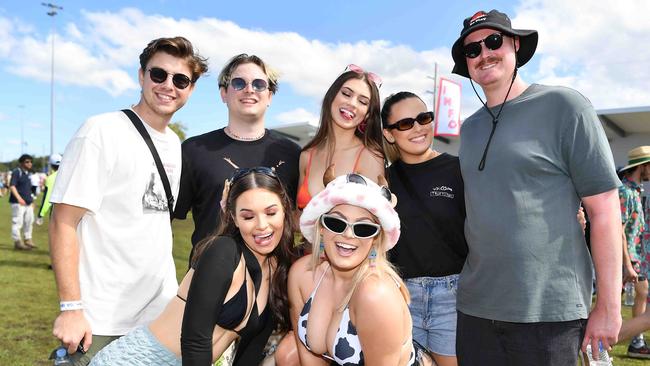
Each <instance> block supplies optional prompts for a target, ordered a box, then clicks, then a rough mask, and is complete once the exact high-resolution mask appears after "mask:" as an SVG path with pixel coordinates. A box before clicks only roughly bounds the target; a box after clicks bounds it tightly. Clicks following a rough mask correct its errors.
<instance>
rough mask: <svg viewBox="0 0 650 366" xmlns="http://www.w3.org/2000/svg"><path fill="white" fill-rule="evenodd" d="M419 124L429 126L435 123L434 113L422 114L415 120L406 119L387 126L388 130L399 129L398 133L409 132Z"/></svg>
mask: <svg viewBox="0 0 650 366" xmlns="http://www.w3.org/2000/svg"><path fill="white" fill-rule="evenodd" d="M415 122H417V123H418V124H419V125H420V126H424V125H428V124H429V123H431V122H433V112H422V113H420V114H418V115H417V116H416V117H415V118H404V119H400V120H399V121H397V122H395V123H393V124H392V125H388V126H386V129H387V130H394V129H397V130H398V131H408V130H410V129H411V128H413V126H415Z"/></svg>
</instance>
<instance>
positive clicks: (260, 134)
mask: <svg viewBox="0 0 650 366" xmlns="http://www.w3.org/2000/svg"><path fill="white" fill-rule="evenodd" d="M219 89H220V95H221V100H222V101H223V102H224V103H225V104H226V106H227V107H228V122H227V124H226V127H225V128H220V129H217V130H214V131H211V132H208V133H205V134H202V135H199V136H194V137H191V138H189V139H187V140H186V141H185V142H183V146H182V151H183V171H182V175H181V186H180V193H179V197H178V202H177V205H176V209H175V211H174V213H175V217H176V218H179V219H185V218H186V217H187V213H188V212H189V211H190V210H191V211H192V219H193V220H194V232H193V233H192V246H193V247H194V246H196V244H197V243H198V242H199V241H201V239H203V238H205V237H207V236H208V235H209V234H211V233H212V232H213V231H214V230H216V229H217V223H218V222H219V217H220V215H221V207H220V206H219V202H220V201H221V198H222V197H221V196H222V192H223V188H224V182H225V181H226V179H228V178H229V177H230V176H231V175H232V173H233V172H234V171H235V170H236V169H238V168H251V167H255V166H265V167H269V168H272V169H273V170H274V171H275V172H276V174H277V175H278V177H279V178H280V181H282V183H283V184H284V185H285V187H286V189H287V192H288V193H289V196H290V197H292V198H293V197H295V196H296V186H297V184H298V157H299V154H300V147H298V145H297V144H296V143H294V142H293V141H290V140H289V139H287V138H285V137H283V136H282V135H280V134H279V133H277V132H275V131H272V130H268V129H266V128H265V116H266V111H267V110H268V108H269V107H270V106H271V102H272V100H273V95H275V93H276V92H277V90H278V74H277V72H275V71H274V70H273V69H272V68H271V67H270V66H269V65H268V64H266V63H265V62H264V61H263V60H262V59H261V58H259V57H257V56H255V55H248V54H245V53H243V54H240V55H237V56H234V57H233V58H231V59H230V60H229V61H228V63H227V64H226V65H225V66H224V67H223V69H222V70H221V73H220V74H219ZM190 258H191V254H190Z"/></svg>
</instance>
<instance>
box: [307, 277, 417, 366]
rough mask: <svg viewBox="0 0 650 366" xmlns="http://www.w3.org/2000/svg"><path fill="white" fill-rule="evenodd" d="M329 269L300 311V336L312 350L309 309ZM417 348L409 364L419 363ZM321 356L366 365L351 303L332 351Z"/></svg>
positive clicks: (353, 365)
mask: <svg viewBox="0 0 650 366" xmlns="http://www.w3.org/2000/svg"><path fill="white" fill-rule="evenodd" d="M327 270H329V266H328V267H327V268H326V269H325V271H323V274H322V275H321V277H320V279H319V280H318V283H316V287H315V288H314V291H312V293H311V295H310V296H309V299H308V300H307V302H306V303H305V306H303V308H302V311H301V312H300V317H299V318H298V338H300V341H301V342H302V343H303V344H304V345H305V347H306V348H307V349H308V350H310V351H311V348H309V344H308V342H307V320H308V319H309V311H310V310H311V303H312V301H313V300H314V295H316V291H317V290H318V287H320V284H321V282H322V281H323V278H324V277H325V273H327ZM415 353H416V352H415V349H414V348H412V349H411V355H410V357H409V362H408V365H410V366H411V365H417V363H418V362H417V361H416V357H415ZM321 356H323V357H325V358H327V359H328V360H332V361H334V362H336V364H338V365H342V366H357V365H364V360H363V351H362V349H361V342H359V336H358V335H357V328H355V326H354V324H352V321H351V320H350V308H349V305H346V307H345V309H344V310H343V315H342V316H341V321H340V323H339V328H338V330H337V331H336V338H335V342H334V347H333V349H332V350H331V353H330V352H328V353H324V354H322V355H321Z"/></svg>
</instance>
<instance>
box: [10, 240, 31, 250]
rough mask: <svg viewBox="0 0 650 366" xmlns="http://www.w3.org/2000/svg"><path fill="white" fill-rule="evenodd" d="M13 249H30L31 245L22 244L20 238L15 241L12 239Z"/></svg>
mask: <svg viewBox="0 0 650 366" xmlns="http://www.w3.org/2000/svg"><path fill="white" fill-rule="evenodd" d="M14 249H16V250H31V249H32V247H29V246H27V245H25V244H23V242H22V241H20V240H16V241H14Z"/></svg>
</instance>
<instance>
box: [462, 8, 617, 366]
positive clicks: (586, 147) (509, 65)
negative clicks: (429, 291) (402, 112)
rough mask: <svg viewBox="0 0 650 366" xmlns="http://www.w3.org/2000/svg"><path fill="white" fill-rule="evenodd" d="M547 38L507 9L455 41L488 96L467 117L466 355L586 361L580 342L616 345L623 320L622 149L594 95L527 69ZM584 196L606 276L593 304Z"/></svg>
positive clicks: (600, 274) (466, 359)
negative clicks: (618, 164) (526, 77)
mask: <svg viewBox="0 0 650 366" xmlns="http://www.w3.org/2000/svg"><path fill="white" fill-rule="evenodd" d="M537 40H538V36H537V31H534V30H524V29H513V28H512V26H511V23H510V19H509V18H508V16H507V15H506V14H503V13H501V12H499V11H497V10H492V11H489V12H484V11H479V12H477V13H475V14H474V15H473V16H471V17H469V18H467V19H465V21H464V23H463V29H462V32H461V34H460V37H459V38H458V40H457V41H456V42H455V43H454V45H453V47H452V56H453V59H454V62H455V66H454V70H453V71H454V72H455V73H457V74H459V75H462V76H465V77H468V78H470V81H471V82H472V87H474V83H476V84H478V85H479V86H480V87H481V89H482V90H483V92H484V94H485V97H486V102H483V101H482V100H481V102H482V103H483V105H484V107H482V108H481V109H480V110H478V111H477V112H475V113H474V114H473V115H472V116H470V117H469V118H467V119H466V120H465V121H464V123H463V126H462V130H461V146H460V151H459V157H460V165H461V171H462V174H463V180H464V182H465V198H466V205H467V219H466V223H465V234H466V237H467V244H468V248H469V254H468V257H467V261H466V262H465V266H464V267H463V270H462V273H461V275H460V282H459V285H458V298H457V301H458V302H457V309H458V327H457V338H456V339H457V341H456V348H457V355H458V361H459V363H460V364H462V365H482V366H484V365H575V364H576V360H577V356H578V349H579V348H580V347H582V349H583V350H584V349H585V347H586V345H587V344H589V343H590V344H591V346H592V349H598V342H599V341H600V342H602V345H603V346H604V347H605V348H606V349H608V348H609V347H610V345H612V344H614V343H615V342H616V338H617V334H618V331H619V328H620V326H621V316H620V283H621V277H620V276H621V273H620V272H621V270H620V268H621V267H620V266H621V250H620V237H621V233H620V230H621V229H620V224H619V223H618V220H619V219H620V218H619V212H618V196H617V187H618V185H619V184H620V181H619V180H618V177H617V176H616V172H615V169H614V161H613V158H612V153H611V151H610V148H609V145H608V143H607V139H606V137H605V134H604V131H603V129H602V126H601V125H600V122H599V120H598V117H597V115H596V113H595V111H594V109H593V107H592V106H591V104H590V103H589V101H588V100H587V99H586V98H585V97H583V96H582V95H580V94H579V93H578V92H576V91H574V90H571V89H568V88H560V87H550V86H543V85H538V84H532V85H528V84H527V83H525V82H524V81H523V80H522V78H521V76H520V75H519V74H518V72H517V70H518V68H519V67H520V66H523V65H524V64H526V63H527V62H528V61H529V60H530V59H531V58H532V56H533V54H534V53H535V49H536V47H537ZM477 95H478V93H477ZM479 98H480V97H479ZM497 127H498V128H497ZM581 200H582V202H583V203H584V206H585V208H586V210H587V213H588V215H589V218H590V220H591V243H592V244H591V245H592V250H593V258H594V264H595V268H596V275H597V282H598V299H597V302H596V305H595V307H594V308H593V310H592V311H591V312H589V308H590V306H591V287H592V266H591V258H590V256H589V251H588V250H587V246H586V244H585V239H584V235H583V231H582V228H581V226H580V225H579V223H578V222H577V221H576V218H575V213H576V211H577V210H578V208H579V206H580V201H581ZM495 212H499V214H498V215H495V214H494V213H495ZM587 318H588V321H587Z"/></svg>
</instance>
